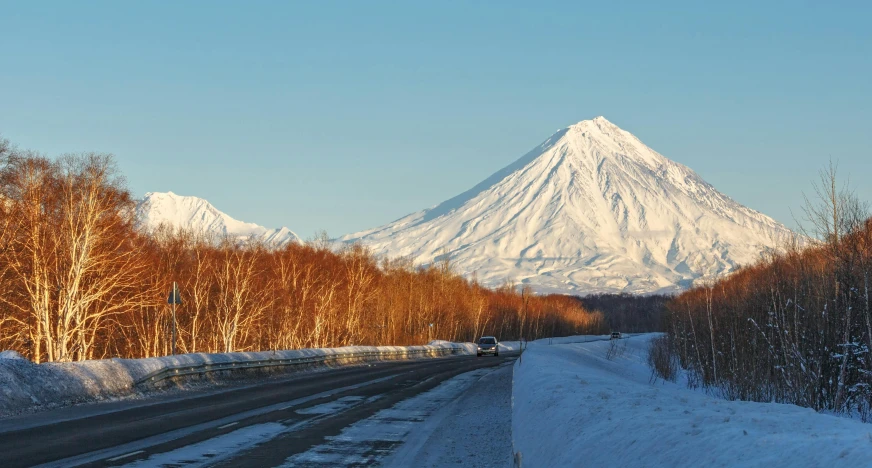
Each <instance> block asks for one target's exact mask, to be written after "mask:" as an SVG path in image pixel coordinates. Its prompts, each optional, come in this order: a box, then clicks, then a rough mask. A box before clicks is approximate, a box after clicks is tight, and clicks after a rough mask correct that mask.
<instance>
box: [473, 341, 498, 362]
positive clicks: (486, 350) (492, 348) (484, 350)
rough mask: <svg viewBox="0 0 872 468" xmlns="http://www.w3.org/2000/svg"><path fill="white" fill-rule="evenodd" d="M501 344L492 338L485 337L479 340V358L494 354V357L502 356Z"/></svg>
mask: <svg viewBox="0 0 872 468" xmlns="http://www.w3.org/2000/svg"><path fill="white" fill-rule="evenodd" d="M499 348H500V343H499V342H498V341H497V339H496V338H494V337H492V336H483V337H481V338H479V340H478V352H477V353H476V354H477V355H478V356H479V357H481V355H483V354H493V355H494V356H499V355H500V349H499Z"/></svg>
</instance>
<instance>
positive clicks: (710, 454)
mask: <svg viewBox="0 0 872 468" xmlns="http://www.w3.org/2000/svg"><path fill="white" fill-rule="evenodd" d="M652 336H653V335H642V336H637V337H632V338H628V339H624V340H620V341H617V342H611V341H607V340H603V341H591V342H587V343H575V344H560V345H558V344H555V345H548V344H547V342H544V341H539V342H535V343H531V344H530V345H529V347H528V349H527V351H526V352H525V353H524V355H523V361H522V362H520V363H516V364H515V372H514V385H513V395H512V439H513V444H514V449H515V451H516V452H520V453H521V456H522V457H523V466H524V467H544V466H629V467H635V466H645V467H651V466H664V467H667V466H668V467H673V466H682V467H683V466H731V467H732V466H761V467H762V466H790V467H831V466H869V465H870V460H872V426H869V425H866V424H863V423H861V422H858V421H854V420H849V419H844V418H838V417H835V416H830V415H825V414H819V413H816V412H814V411H812V410H810V409H806V408H800V407H797V406H793V405H784V404H776V403H753V402H741V401H726V400H722V399H719V398H715V397H712V396H709V395H706V394H704V393H702V392H698V391H693V390H689V389H687V388H686V387H683V386H681V385H678V384H675V383H671V382H663V381H657V382H656V383H651V381H650V378H651V369H650V368H649V367H648V366H647V364H646V362H645V359H646V354H647V346H648V341H649V340H650V338H651V337H652ZM565 341H569V339H565ZM613 346H615V348H612V347H613ZM610 349H611V350H612V354H613V356H612V358H611V359H608V357H607V355H608V354H609V350H610Z"/></svg>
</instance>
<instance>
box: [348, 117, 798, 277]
mask: <svg viewBox="0 0 872 468" xmlns="http://www.w3.org/2000/svg"><path fill="white" fill-rule="evenodd" d="M789 234H790V231H789V230H788V229H787V228H786V227H784V226H783V225H781V224H779V223H777V222H776V221H774V220H773V219H771V218H769V217H767V216H765V215H763V214H761V213H759V212H757V211H754V210H752V209H749V208H746V207H744V206H742V205H740V204H738V203H736V202H735V201H733V200H731V199H730V198H729V197H727V196H725V195H723V194H721V193H720V192H718V191H717V190H715V188H714V187H712V186H711V185H710V184H708V183H707V182H705V181H704V180H703V179H702V178H700V177H699V176H698V175H697V174H696V173H694V172H693V171H692V170H691V169H689V168H687V167H685V166H683V165H681V164H678V163H675V162H673V161H670V160H669V159H666V158H665V157H663V156H661V155H660V154H658V153H657V152H655V151H654V150H652V149H651V148H649V147H647V146H645V144H643V143H642V142H641V141H639V139H638V138H636V137H635V136H633V135H632V134H630V133H629V132H626V131H624V130H622V129H620V128H618V127H617V126H615V125H614V124H612V123H611V122H609V121H608V120H606V119H605V118H603V117H597V118H595V119H593V120H585V121H582V122H579V123H577V124H575V125H572V126H570V127H567V128H565V129H563V130H560V131H558V132H557V133H555V134H554V135H552V136H551V137H550V138H548V139H547V140H545V142H544V143H542V144H541V145H539V146H538V147H536V148H534V149H533V150H532V151H531V152H529V153H528V154H527V155H525V156H523V157H522V158H521V159H519V160H517V161H515V162H514V163H513V164H511V165H509V166H508V167H506V168H504V169H502V170H501V171H499V172H497V173H495V174H494V175H492V176H491V177H490V178H488V179H487V180H485V181H483V182H482V183H480V184H478V185H476V186H475V187H473V188H472V189H470V190H469V191H467V192H465V193H462V194H460V195H458V196H456V197H454V198H452V199H450V200H448V201H445V202H443V203H441V204H439V205H437V206H435V207H433V208H430V209H426V210H423V211H419V212H417V213H413V214H410V215H408V216H406V217H403V218H401V219H399V220H397V221H394V222H392V223H390V224H387V225H385V226H382V227H379V228H376V229H372V230H369V231H364V232H360V233H356V234H351V235H347V236H345V237H343V238H342V239H341V240H342V241H344V242H361V243H363V244H365V245H368V246H370V247H371V248H372V249H373V250H374V251H375V252H376V253H378V254H384V255H388V256H392V257H395V256H410V257H411V258H413V260H414V261H416V262H417V263H422V264H426V263H430V262H433V261H434V260H438V259H440V258H442V256H445V255H447V256H448V258H449V259H450V262H451V264H452V265H453V267H454V269H455V270H456V271H458V272H461V273H463V274H465V275H468V276H472V275H475V276H476V277H477V278H478V279H479V281H481V282H482V283H483V284H486V285H491V286H493V285H497V284H500V283H503V282H505V281H513V282H515V283H523V284H529V285H531V286H532V287H533V289H534V290H536V291H538V292H565V293H591V292H632V293H649V292H668V291H675V290H680V289H683V288H686V287H688V286H690V285H691V284H692V283H693V281H694V280H696V279H698V278H701V277H714V276H718V275H722V274H725V273H728V272H730V271H731V270H734V269H735V268H736V267H737V266H739V265H742V264H748V263H751V262H754V261H755V260H756V259H758V258H759V256H760V254H761V252H763V251H765V250H767V249H770V248H774V247H776V246H777V244H778V242H779V240H781V239H783V238H784V236H787V235H789Z"/></svg>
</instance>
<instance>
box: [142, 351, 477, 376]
mask: <svg viewBox="0 0 872 468" xmlns="http://www.w3.org/2000/svg"><path fill="white" fill-rule="evenodd" d="M465 351H466V350H465V349H464V348H462V347H452V348H435V349H412V350H402V351H394V350H391V351H387V350H385V351H358V352H348V353H338V354H326V355H323V356H301V357H295V358H286V359H281V358H279V359H273V358H270V359H261V360H257V361H241V362H220V363H207V364H198V365H179V366H172V367H165V368H163V369H160V370H157V371H154V372H152V373H150V374H148V375H146V376H145V377H142V378H140V379H139V380H137V381H136V382H135V383H134V385H135V386H140V385H143V384H154V383H157V382H160V381H162V380H166V379H169V378H173V377H182V376H186V375H195V374H196V375H202V374H208V373H210V372H221V371H233V370H247V369H259V368H266V367H283V366H298V365H304V364H314V363H321V364H326V363H328V362H335V361H340V360H345V359H357V360H360V361H369V360H375V359H374V358H395V357H398V356H400V357H409V356H415V355H430V356H433V357H441V356H447V355H456V354H465Z"/></svg>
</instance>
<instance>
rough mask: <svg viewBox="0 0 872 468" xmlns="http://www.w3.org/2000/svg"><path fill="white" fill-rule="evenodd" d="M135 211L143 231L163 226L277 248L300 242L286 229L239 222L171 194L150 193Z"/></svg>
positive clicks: (193, 199)
mask: <svg viewBox="0 0 872 468" xmlns="http://www.w3.org/2000/svg"><path fill="white" fill-rule="evenodd" d="M136 210H137V213H138V214H139V216H140V219H141V220H142V223H143V225H144V226H145V227H146V229H153V228H156V227H157V226H159V225H160V224H161V223H165V224H167V225H170V226H172V227H175V228H185V229H191V230H193V231H196V232H203V233H210V234H215V235H218V236H224V235H229V236H232V237H237V238H245V239H248V238H254V239H259V240H262V241H264V242H266V243H268V244H271V245H277V246H281V245H284V244H287V243H288V242H302V240H301V239H300V237H299V236H297V235H296V234H294V233H293V232H292V231H291V230H290V229H288V228H286V227H283V228H279V229H269V228H265V227H263V226H259V225H257V224H253V223H245V222H242V221H238V220H236V219H233V218H231V217H230V216H228V215H226V214H224V213H222V212H220V211H218V210H217V209H215V207H214V206H212V204H210V203H209V202H208V201H206V200H203V199H202V198H197V197H187V196H182V195H176V194H175V193H173V192H166V193H160V192H149V193H147V194H145V197H144V198H143V199H142V200H141V201H140V202H139V204H138V205H137V207H136Z"/></svg>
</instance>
